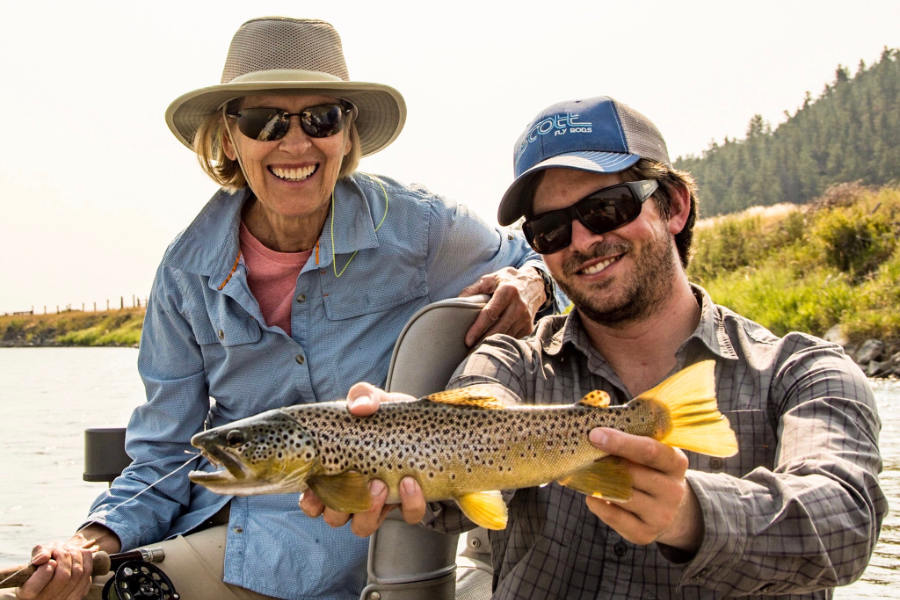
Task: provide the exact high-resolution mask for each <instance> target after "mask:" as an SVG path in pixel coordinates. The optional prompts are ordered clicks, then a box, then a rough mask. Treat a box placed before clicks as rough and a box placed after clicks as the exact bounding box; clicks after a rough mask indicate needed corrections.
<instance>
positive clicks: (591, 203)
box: [522, 179, 659, 254]
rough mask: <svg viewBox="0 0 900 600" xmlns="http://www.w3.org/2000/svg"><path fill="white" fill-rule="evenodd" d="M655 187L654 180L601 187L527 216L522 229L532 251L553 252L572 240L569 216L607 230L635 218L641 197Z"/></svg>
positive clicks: (597, 230) (597, 229) (600, 230)
mask: <svg viewBox="0 0 900 600" xmlns="http://www.w3.org/2000/svg"><path fill="white" fill-rule="evenodd" d="M658 187H659V184H658V183H657V182H656V180H654V179H644V180H641V181H626V182H625V183H619V184H616V185H612V186H610V187H605V188H602V189H599V190H597V191H596V192H591V193H590V194H588V195H587V196H585V197H584V198H582V199H581V200H579V201H578V202H576V203H575V204H573V205H572V206H569V207H567V208H561V209H559V210H551V211H548V212H545V213H541V214H539V215H533V216H530V217H528V218H527V219H526V220H525V223H524V224H523V225H522V232H523V233H524V234H525V239H526V240H528V243H529V245H531V247H532V248H534V251H535V252H537V253H539V254H553V253H554V252H558V251H560V250H562V249H563V248H565V247H566V246H568V245H569V244H570V243H572V220H573V219H578V220H579V221H580V222H581V224H582V225H584V226H585V227H586V228H587V229H588V230H590V231H591V232H593V233H596V234H598V235H599V234H602V233H608V232H610V231H613V230H614V229H618V228H619V227H621V226H622V225H625V224H627V223H631V222H632V221H634V220H635V219H637V218H638V215H639V214H641V208H642V206H643V204H644V200H646V199H647V198H649V197H650V195H651V194H653V192H655V191H656V188H658Z"/></svg>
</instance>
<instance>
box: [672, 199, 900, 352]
mask: <svg viewBox="0 0 900 600" xmlns="http://www.w3.org/2000/svg"><path fill="white" fill-rule="evenodd" d="M898 237H900V188H898V187H882V188H866V187H863V186H860V185H857V184H842V185H839V186H835V187H832V188H830V189H829V190H828V191H827V192H826V193H825V194H824V195H823V196H822V197H821V198H819V199H817V200H816V201H815V202H813V203H812V204H809V205H802V206H798V205H778V206H774V207H767V208H765V209H748V210H746V211H744V212H742V213H738V214H733V215H727V216H723V217H718V218H715V219H709V220H706V221H702V222H700V223H699V224H698V226H697V228H696V235H695V240H694V248H695V255H694V258H693V261H692V263H691V265H690V269H689V275H690V277H691V279H692V280H693V281H696V282H698V283H700V284H701V285H703V286H704V287H705V288H706V289H707V290H708V291H709V293H710V295H711V296H712V297H713V299H714V300H715V301H716V302H718V303H719V304H724V305H726V306H728V307H730V308H732V309H734V310H736V311H737V312H739V313H741V314H743V315H746V316H747V317H749V318H751V319H753V320H755V321H757V322H759V323H761V324H763V325H765V326H766V327H768V328H769V329H771V330H772V331H773V332H774V333H776V334H779V335H781V334H784V333H786V332H788V331H791V330H795V331H805V332H808V333H812V334H814V335H818V336H824V335H825V334H826V333H828V332H829V331H831V332H832V333H831V337H836V338H837V337H839V338H842V339H843V341H844V343H845V344H858V343H860V342H862V341H864V340H865V339H869V338H877V339H880V340H882V341H884V342H885V343H886V344H888V345H889V346H896V345H897V344H900V310H898V307H900V243H898ZM834 326H839V328H838V329H839V330H840V331H839V333H838V332H836V331H835V330H834V329H833V328H834Z"/></svg>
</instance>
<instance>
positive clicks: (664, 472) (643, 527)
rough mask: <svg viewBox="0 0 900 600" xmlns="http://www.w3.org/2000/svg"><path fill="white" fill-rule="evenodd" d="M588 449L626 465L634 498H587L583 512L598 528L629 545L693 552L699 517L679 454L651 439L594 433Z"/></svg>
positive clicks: (614, 432) (697, 544) (604, 431)
mask: <svg viewBox="0 0 900 600" xmlns="http://www.w3.org/2000/svg"><path fill="white" fill-rule="evenodd" d="M590 440H591V443H592V444H594V446H596V447H597V448H599V449H600V450H603V451H604V452H607V453H609V454H612V455H615V456H619V457H621V458H624V459H626V460H628V461H629V462H630V464H629V470H630V471H631V477H632V482H633V486H634V492H633V495H632V497H631V500H629V501H628V502H621V503H613V502H609V501H607V500H603V499H600V498H590V497H589V498H587V506H588V508H589V509H590V511H591V512H592V513H594V514H595V515H597V517H599V518H600V520H602V521H603V522H604V523H606V524H607V525H609V526H610V527H612V528H613V529H615V530H616V531H617V532H618V533H619V535H621V536H622V537H623V538H625V539H626V540H628V541H629V542H632V543H634V544H649V543H651V542H660V543H663V544H666V545H668V546H672V547H675V548H680V549H682V550H686V551H688V552H695V551H696V550H697V549H698V548H699V547H700V542H701V541H702V539H703V516H702V514H701V512H700V505H699V503H698V502H697V497H696V496H695V495H694V492H693V490H692V489H691V486H690V485H689V484H688V483H687V481H686V480H685V477H684V476H685V473H686V472H687V467H688V460H687V457H686V456H685V455H684V452H682V451H681V450H679V449H677V448H672V447H670V446H666V445H665V444H662V443H660V442H658V441H656V440H654V439H652V438H649V437H645V436H637V435H629V434H627V433H623V432H621V431H617V430H614V429H606V428H596V429H593V430H591V432H590Z"/></svg>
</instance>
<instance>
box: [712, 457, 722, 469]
mask: <svg viewBox="0 0 900 600" xmlns="http://www.w3.org/2000/svg"><path fill="white" fill-rule="evenodd" d="M724 464H725V463H724V462H723V461H722V459H721V458H719V457H717V456H714V457H713V458H711V459H709V468H710V469H716V470H719V469H721V468H722V465H724Z"/></svg>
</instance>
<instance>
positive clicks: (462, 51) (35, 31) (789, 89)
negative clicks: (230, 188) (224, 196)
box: [0, 0, 900, 313]
mask: <svg viewBox="0 0 900 600" xmlns="http://www.w3.org/2000/svg"><path fill="white" fill-rule="evenodd" d="M0 7H2V8H0V15H2V22H3V34H2V36H0V78H2V80H3V83H2V86H0V89H2V90H3V93H2V94H0V116H2V118H3V121H4V122H3V125H2V128H0V131H2V132H3V134H4V136H3V142H4V143H3V144H2V145H0V195H2V202H3V207H4V209H5V210H4V213H5V214H4V216H3V218H2V219H0V239H2V241H3V249H4V253H3V254H4V257H3V259H2V261H0V313H2V312H6V311H15V310H27V309H30V308H31V307H32V306H33V307H34V308H35V309H36V310H37V311H38V312H41V311H42V310H43V307H44V305H47V306H48V309H49V310H51V311H52V310H55V307H56V305H61V306H65V305H66V304H71V305H72V306H73V307H75V308H80V306H81V303H85V304H86V305H87V306H88V307H90V306H91V305H92V303H93V302H97V303H98V305H99V306H105V302H106V299H107V298H114V299H118V297H119V296H122V295H124V296H126V297H127V298H128V299H129V302H130V298H131V295H132V294H136V295H138V296H140V297H144V296H146V295H147V293H148V291H149V288H150V283H151V281H152V278H153V274H154V272H155V269H156V266H157V264H158V262H159V259H160V257H161V256H162V253H163V251H164V249H165V247H166V245H167V244H168V243H169V241H171V239H172V237H173V236H174V235H175V234H176V233H177V232H178V231H180V230H181V229H183V228H184V227H185V226H186V225H187V224H188V223H189V222H190V220H191V219H192V217H193V216H194V214H195V213H196V212H197V211H198V210H199V209H200V208H201V206H202V205H203V204H204V202H205V201H206V200H207V199H208V197H209V196H210V195H211V194H212V193H213V192H214V185H213V183H212V182H211V181H209V180H208V179H206V177H205V176H204V175H203V174H202V173H201V171H200V169H199V167H198V166H197V163H196V160H195V159H194V157H193V155H192V154H191V153H190V152H189V151H188V150H187V149H186V148H184V147H183V146H182V145H181V144H180V143H178V142H177V141H176V140H175V138H174V136H173V135H172V134H171V133H170V132H169V130H168V128H167V127H166V125H165V122H164V120H163V113H164V111H165V109H166V107H167V106H168V104H169V103H170V102H171V101H172V100H174V99H175V98H176V97H177V96H179V95H181V94H182V93H184V92H187V91H190V90H192V89H195V88H198V87H201V86H205V85H212V84H215V83H218V81H219V77H220V75H221V70H222V65H223V63H224V59H225V52H226V50H227V46H228V43H229V41H230V39H231V36H232V35H233V33H234V31H235V30H236V29H237V27H238V26H239V25H240V24H241V23H242V22H244V21H245V20H247V19H249V18H252V17H256V16H263V15H272V14H283V15H289V16H296V17H316V18H322V19H325V20H328V21H330V22H332V23H333V24H334V25H335V26H336V27H337V29H338V31H339V32H340V34H341V37H342V39H343V43H344V52H345V55H346V57H347V63H348V66H349V68H350V75H351V78H353V79H356V80H361V81H375V82H379V83H386V84H389V85H392V86H394V87H396V88H397V89H398V90H400V92H401V93H402V94H403V95H404V96H405V98H406V102H407V106H408V116H407V121H406V127H405V129H404V131H403V133H402V134H401V135H400V138H399V139H398V140H397V141H396V142H394V144H393V145H391V146H390V147H388V148H387V149H386V150H383V151H382V152H380V153H379V154H376V155H374V156H372V157H369V158H365V159H363V162H362V165H361V168H362V170H365V171H369V172H373V173H382V174H385V175H390V176H393V177H395V178H397V179H400V180H401V181H405V182H418V183H424V184H426V185H427V186H428V187H429V188H431V189H432V190H434V191H435V192H438V193H441V194H444V195H447V196H449V197H452V198H454V199H456V200H460V201H463V202H466V203H468V204H470V205H472V206H473V207H475V209H476V210H477V211H478V212H479V213H480V214H481V215H482V216H483V217H484V218H485V219H488V220H490V221H491V222H493V221H494V217H495V213H496V207H497V201H498V199H499V196H500V195H501V194H502V192H503V190H504V189H505V188H506V185H507V184H508V183H509V182H510V180H511V174H512V146H513V142H514V140H515V139H516V137H517V136H518V135H519V133H520V130H521V129H522V128H523V127H524V125H525V124H526V123H527V122H528V121H529V120H530V119H531V118H532V117H533V116H534V115H535V114H536V113H537V112H538V111H539V110H540V109H541V108H543V107H544V106H546V105H548V104H551V103H553V102H556V101H559V100H563V99H569V98H574V97H586V96H595V95H610V96H614V97H616V98H618V99H619V100H622V101H623V102H626V103H628V104H630V105H632V106H634V107H635V108H637V109H638V110H640V111H641V112H643V113H645V114H646V115H648V116H649V117H650V118H651V119H653V120H654V121H655V122H656V124H657V126H658V127H659V128H660V129H661V130H662V132H663V135H664V136H665V137H666V139H667V142H668V146H669V152H670V154H671V156H672V157H673V158H674V157H677V156H681V155H684V154H699V153H700V152H702V151H703V150H704V149H705V148H706V147H707V146H708V145H709V142H710V141H711V140H713V139H715V140H721V139H722V138H723V137H724V136H726V135H727V136H730V137H735V136H737V137H743V135H744V132H745V129H746V125H747V122H748V121H749V119H750V117H751V116H752V115H753V114H754V113H760V114H762V115H763V117H764V118H766V119H767V120H769V121H770V122H772V124H773V125H776V124H777V123H779V122H780V121H781V120H782V119H783V111H784V110H786V109H787V110H790V111H791V112H793V111H794V110H795V109H796V108H797V107H798V106H799V105H800V104H801V103H802V101H803V95H804V93H805V92H806V91H807V90H809V91H810V92H812V93H813V95H814V96H817V95H818V94H819V93H820V92H821V90H822V87H823V85H824V83H825V82H827V81H831V80H832V79H833V77H834V70H835V68H836V66H837V65H838V64H839V63H840V64H844V65H847V66H849V67H850V69H851V71H852V72H853V73H855V72H856V68H857V64H858V63H859V60H860V59H863V60H865V62H866V63H867V64H871V63H872V62H874V61H875V60H877V59H878V57H879V56H880V54H881V51H882V48H883V47H884V46H890V47H898V46H900V28H898V25H897V24H898V23H900V1H897V0H886V1H875V0H867V1H865V2H860V3H850V4H848V3H847V2H832V1H824V0H816V1H803V2H790V1H787V0H778V1H775V2H773V1H768V0H757V1H754V2H741V3H737V2H725V1H718V2H713V1H709V2H687V1H680V2H671V1H669V2H624V1H619V2H608V1H605V0H593V1H590V2H581V1H569V2H552V1H544V2H529V1H518V2H508V3H507V2H492V1H491V0H479V1H475V2H471V1H468V0H456V1H453V2H429V1H428V0H416V1H409V2H406V1H404V2H390V1H386V0H381V1H378V0H370V1H361V2H357V1H348V0H341V1H339V2H337V1H336V2H326V1H322V2H302V3H301V2H296V1H295V2H267V1H265V0H254V1H253V2H248V1H247V0H241V1H240V2H234V1H231V0H220V1H218V2H190V1H185V0H180V1H178V2H172V1H169V0H156V1H155V2H122V1H115V2H90V1H86V0H79V1H77V2H71V1H62V0H60V1H57V2H49V1H41V0H30V1H29V2H14V1H13V0H2V5H0ZM116 302H117V300H116Z"/></svg>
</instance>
